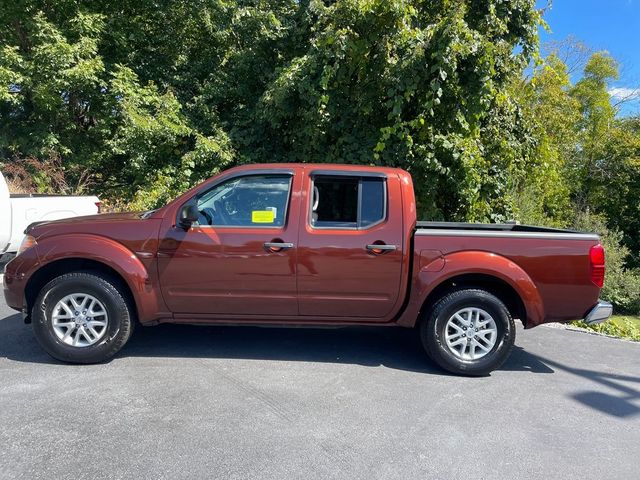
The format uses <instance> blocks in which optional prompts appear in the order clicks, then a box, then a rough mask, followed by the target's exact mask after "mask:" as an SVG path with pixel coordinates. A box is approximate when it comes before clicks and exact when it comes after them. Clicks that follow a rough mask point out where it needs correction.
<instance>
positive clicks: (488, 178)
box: [0, 0, 540, 220]
mask: <svg viewBox="0 0 640 480" xmlns="http://www.w3.org/2000/svg"><path fill="white" fill-rule="evenodd" d="M534 3H535V2H534V0H512V1H509V2H504V1H503V0H486V1H483V2H478V1H475V0H439V1H435V2H434V1H424V0H412V1H407V0H402V1H401V0H338V1H319V0H312V1H310V0H303V1H298V0H278V1H270V2H264V1H258V0H254V1H248V0H247V1H228V2H227V1H225V2H222V1H220V0H201V1H187V0H183V1H170V0H159V1H158V2H154V3H149V2H136V1H131V0H125V1H123V2H107V1H105V0H102V1H100V0H99V1H92V2H88V1H71V0H63V1H60V2H48V1H44V0H17V1H16V2H13V3H12V4H10V5H8V6H7V7H6V8H3V9H2V11H0V27H1V28H0V46H1V49H0V52H2V57H0V82H2V83H1V84H0V88H2V90H3V93H2V96H1V97H0V116H1V120H2V125H0V158H2V160H3V161H5V162H6V161H9V160H10V159H11V158H14V157H25V156H35V157H37V158H46V157H48V156H51V155H55V156H59V157H60V158H62V160H63V164H64V165H65V166H66V167H72V166H81V167H83V168H87V169H89V170H90V171H91V172H93V174H94V175H95V176H96V177H97V179H98V180H99V182H98V183H96V186H97V187H98V188H100V189H101V192H100V193H102V194H104V195H108V196H114V197H117V198H120V199H122V200H123V201H131V200H132V199H134V198H135V199H136V200H135V205H136V206H140V207H143V206H152V205H155V204H158V203H161V202H163V201H166V200H167V199H168V198H169V197H171V196H172V195H174V194H175V193H176V192H177V191H179V190H180V189H183V188H185V187H186V186H187V185H191V184H193V183H195V182H197V181H199V180H201V179H203V178H205V177H207V176H209V175H211V174H213V173H215V172H217V171H218V170H219V169H221V168H224V167H226V166H229V165H234V164H238V163H246V162H265V161H304V162H310V161H315V162H342V163H365V164H381V165H382V164H384V165H394V166H400V167H404V168H406V169H408V170H410V171H411V172H412V173H413V174H414V178H415V183H416V191H417V192H418V199H419V205H420V209H421V212H422V214H424V215H426V216H428V217H430V218H446V219H469V220H492V219H493V220H499V219H504V218H507V217H510V216H511V215H512V206H513V202H512V198H511V197H510V196H509V194H508V193H509V191H510V189H511V185H512V178H513V173H514V172H517V171H519V170H520V169H521V168H522V166H523V165H527V163H528V162H530V161H531V158H530V155H531V154H532V152H533V151H534V150H533V149H534V146H535V138H533V137H532V135H531V132H530V131H529V129H528V126H527V125H528V124H527V122H526V119H525V118H524V117H523V114H522V111H521V109H520V108H519V106H518V104H517V103H516V101H515V100H514V98H513V95H512V94H511V92H510V90H509V86H510V85H512V84H513V83H514V82H515V81H517V79H518V78H519V77H520V74H521V72H522V69H523V68H524V66H525V65H526V64H527V63H528V62H529V60H530V59H531V58H532V56H534V55H535V52H536V49H537V27H538V24H539V22H540V16H539V12H538V11H537V10H536V9H535V6H534ZM70 172H72V170H70Z"/></svg>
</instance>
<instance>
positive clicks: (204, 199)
mask: <svg viewBox="0 0 640 480" xmlns="http://www.w3.org/2000/svg"><path fill="white" fill-rule="evenodd" d="M290 185H291V176H290V175H250V176H245V177H238V178H233V179H231V180H229V181H227V182H224V183H222V184H220V185H217V186H215V187H214V188H212V189H211V190H209V191H207V192H205V193H204V194H202V195H200V197H199V198H198V202H197V205H198V211H199V212H200V217H199V218H198V224H199V225H200V226H215V227H282V226H283V225H284V224H285V220H286V214H287V211H286V210H287V205H288V203H289V202H288V200H289V192H290V190H291V188H290Z"/></svg>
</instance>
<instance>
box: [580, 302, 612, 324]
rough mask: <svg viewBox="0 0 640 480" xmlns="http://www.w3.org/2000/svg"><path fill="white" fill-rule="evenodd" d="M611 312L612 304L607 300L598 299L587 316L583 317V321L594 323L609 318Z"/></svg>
mask: <svg viewBox="0 0 640 480" xmlns="http://www.w3.org/2000/svg"><path fill="white" fill-rule="evenodd" d="M611 314H613V305H611V304H610V303H609V302H604V301H602V300H599V301H598V303H597V304H596V306H595V307H593V308H592V309H591V310H590V311H589V313H587V316H586V317H584V321H585V323H586V324H588V325H595V324H596V323H601V322H604V321H606V320H608V319H609V317H611Z"/></svg>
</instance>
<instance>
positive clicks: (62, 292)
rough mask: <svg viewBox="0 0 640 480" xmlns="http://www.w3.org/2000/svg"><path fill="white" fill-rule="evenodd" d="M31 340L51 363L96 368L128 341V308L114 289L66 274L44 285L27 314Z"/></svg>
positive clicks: (93, 278) (107, 282)
mask: <svg viewBox="0 0 640 480" xmlns="http://www.w3.org/2000/svg"><path fill="white" fill-rule="evenodd" d="M32 320H33V322H32V323H33V330H34V333H35V336H36V339H37V340H38V342H39V343H40V345H41V346H42V348H44V349H45V350H46V352H47V353H48V354H49V355H51V356H52V357H54V358H56V359H58V360H62V361H65V362H72V363H98V362H102V361H104V360H106V359H108V358H110V357H111V356H113V355H114V354H115V353H116V352H118V351H119V350H120V349H121V348H122V347H123V346H124V344H125V343H126V342H127V340H129V337H130V336H131V332H132V329H133V320H132V315H131V311H130V307H129V305H128V303H127V301H126V298H125V296H124V294H123V292H122V291H121V287H119V285H118V283H117V282H115V281H113V280H112V279H110V278H108V277H103V276H101V275H100V274H95V273H87V272H79V273H68V274H65V275H61V276H59V277H57V278H54V279H53V280H51V281H50V282H49V283H47V284H46V285H45V286H44V287H43V288H42V290H41V291H40V294H39V295H38V298H37V299H36V301H35V303H34V306H33V312H32Z"/></svg>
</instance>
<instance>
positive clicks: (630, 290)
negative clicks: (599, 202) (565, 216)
mask: <svg viewBox="0 0 640 480" xmlns="http://www.w3.org/2000/svg"><path fill="white" fill-rule="evenodd" d="M605 221H606V220H605V218H604V216H602V215H597V214H593V213H589V212H586V213H584V212H583V213H579V214H578V215H577V216H576V219H575V222H574V224H573V227H574V228H575V229H577V230H581V231H589V232H596V233H598V234H599V235H600V240H601V242H602V245H604V248H605V252H606V262H607V263H606V265H607V269H606V274H605V281H604V288H603V289H602V293H601V297H602V298H603V299H605V300H607V301H609V302H611V303H612V304H613V306H614V310H615V312H616V313H626V314H630V315H640V270H638V269H629V268H626V266H625V259H626V258H627V257H628V255H629V250H628V249H627V248H626V247H625V246H623V245H622V244H621V241H622V234H621V233H620V232H618V231H616V230H610V229H608V228H607V226H606V223H605Z"/></svg>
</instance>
